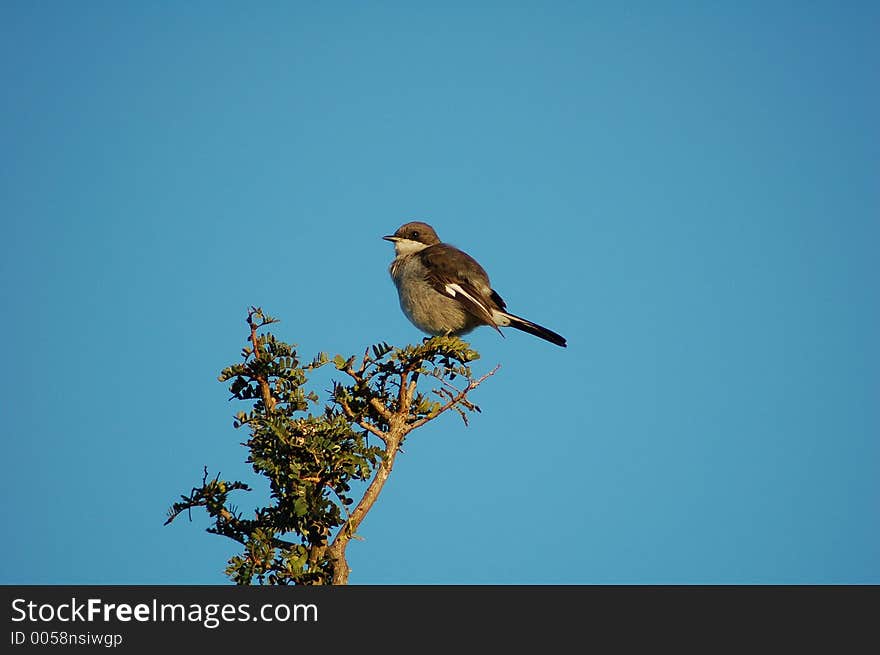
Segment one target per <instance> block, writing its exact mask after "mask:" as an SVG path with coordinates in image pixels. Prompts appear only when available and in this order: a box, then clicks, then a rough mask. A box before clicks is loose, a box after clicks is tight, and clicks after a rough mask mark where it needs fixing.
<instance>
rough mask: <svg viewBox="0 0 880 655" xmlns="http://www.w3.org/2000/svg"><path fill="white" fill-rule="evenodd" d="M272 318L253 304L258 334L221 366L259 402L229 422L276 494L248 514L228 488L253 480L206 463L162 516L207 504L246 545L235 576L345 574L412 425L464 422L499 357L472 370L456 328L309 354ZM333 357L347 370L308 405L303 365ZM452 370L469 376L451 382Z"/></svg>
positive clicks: (339, 577)
mask: <svg viewBox="0 0 880 655" xmlns="http://www.w3.org/2000/svg"><path fill="white" fill-rule="evenodd" d="M276 322H277V319H274V318H272V317H270V316H268V315H266V314H265V313H264V312H263V311H262V309H260V308H256V307H253V308H251V309H250V310H249V311H248V316H247V324H248V327H249V336H248V342H249V344H250V345H249V346H247V347H245V348H244V349H243V350H242V361H241V362H240V363H237V364H233V365H232V366H229V367H227V368H225V369H223V371H222V372H221V374H220V378H219V379H220V381H221V382H229V383H230V386H229V389H230V391H231V392H232V398H235V399H237V400H240V401H243V402H246V403H249V404H250V405H251V409H250V411H240V412H238V413H237V414H236V416H235V420H234V422H233V424H234V426H235V427H236V428H247V429H248V430H249V432H250V437H249V438H248V440H247V442H245V443H244V444H243V445H244V446H246V447H247V449H248V451H249V455H248V459H247V461H248V463H250V464H251V465H252V466H253V469H254V472H255V473H257V474H259V475H262V476H264V477H266V478H267V479H268V481H269V487H270V491H271V503H270V504H269V505H268V506H266V507H261V508H258V509H257V510H256V511H255V512H254V517H253V518H244V516H243V515H242V514H241V513H240V512H238V510H237V509H236V508H235V507H234V506H233V505H231V504H230V503H229V495H230V494H231V493H232V492H235V491H250V487H249V486H248V485H247V484H245V483H244V482H241V481H233V482H230V481H226V480H221V479H220V477H219V475H218V476H216V477H213V478H210V477H209V476H208V469H207V467H205V471H204V476H203V478H202V482H201V485H200V486H198V487H195V488H193V490H192V492H191V493H190V494H189V495H188V496H181V500H180V501H179V502H176V503H174V504H173V505H172V507H171V508H170V509H169V511H168V520H167V521H166V522H165V524H166V525H167V524H169V523H171V522H172V521H173V520H174V519H175V518H176V517H177V516H179V515H180V514H181V513H182V512H184V511H187V512H188V511H190V510H191V509H192V508H194V507H204V508H205V510H206V511H207V513H208V515H209V516H210V518H211V519H212V525H211V527H209V528H208V532H211V533H213V534H218V535H223V536H225V537H228V538H230V539H234V540H235V541H237V542H239V543H240V544H242V545H243V546H244V551H243V552H242V553H241V554H240V555H236V556H234V557H232V558H231V559H230V560H229V565H228V566H227V567H226V574H227V575H228V576H229V577H230V578H231V579H232V580H233V581H234V582H235V583H237V584H252V583H253V581H254V579H255V578H256V580H257V582H259V583H260V584H279V585H280V584H315V585H317V584H347V583H348V576H349V572H350V568H349V565H348V561H347V560H346V556H345V552H346V548H347V547H348V545H349V543H351V541H352V539H356V538H358V536H357V530H358V528H359V526H360V524H361V522H362V521H363V520H364V517H365V516H366V515H367V513H368V512H369V511H370V509H371V508H372V507H373V505H374V503H375V502H376V499H377V498H378V497H379V494H380V492H381V491H382V488H383V486H384V485H385V482H386V481H387V480H388V476H389V475H390V474H391V470H392V468H393V467H394V462H395V459H396V457H397V454H398V453H399V452H400V450H401V446H402V444H403V442H404V440H405V439H406V437H407V436H408V435H409V434H410V433H411V432H412V431H413V430H415V429H417V428H420V427H421V426H423V425H425V424H426V423H428V422H429V421H432V420H434V419H436V418H437V417H438V416H440V415H441V414H443V413H445V412H447V411H449V410H454V411H456V412H457V413H458V414H459V415H460V416H461V418H462V419H463V420H464V422H465V425H467V418H468V412H475V411H476V412H479V411H480V410H479V407H477V406H476V405H474V404H473V403H472V402H471V401H470V400H469V399H468V394H469V393H470V392H471V391H473V390H474V389H476V388H477V387H478V386H479V385H480V384H481V383H482V382H483V381H485V380H486V379H487V378H488V377H489V376H491V375H493V374H494V373H495V371H497V370H498V367H496V368H495V369H494V370H492V371H490V372H489V373H487V374H486V375H484V376H482V377H480V378H474V377H473V375H472V374H471V370H470V367H469V366H468V364H469V363H470V362H472V361H474V360H476V359H478V358H479V354H478V353H477V352H475V351H473V350H471V349H470V347H469V346H468V344H467V343H465V342H464V341H462V340H461V339H458V338H457V337H432V338H430V339H425V340H424V342H423V343H422V344H421V345H410V346H406V347H405V348H394V347H392V346H389V345H388V344H386V343H381V344H377V345H374V346H372V347H371V348H368V349H367V350H366V352H365V353H364V355H363V357H362V358H361V359H360V361H359V362H358V361H357V358H356V357H350V358H348V359H344V358H343V357H342V356H340V355H337V356H336V357H334V358H333V359H332V360H331V359H330V358H329V357H328V356H327V355H326V354H324V353H319V354H318V356H317V357H316V358H315V359H314V360H313V361H312V362H311V363H309V364H305V365H302V364H301V363H300V359H299V357H298V355H297V352H296V349H295V347H294V346H293V345H290V344H287V343H284V342H282V341H279V340H278V339H276V338H275V336H274V335H273V334H272V333H271V332H268V331H267V330H266V329H265V328H266V326H267V325H270V324H272V323H276ZM330 363H332V364H333V365H334V366H335V367H336V369H337V371H339V372H341V373H342V374H343V376H344V377H343V379H344V380H345V382H336V381H334V382H333V387H332V389H331V390H330V392H329V393H330V397H329V402H327V403H326V404H325V405H324V406H323V411H321V412H319V413H316V414H313V413H311V412H309V411H308V410H309V408H310V407H312V406H316V405H317V404H318V402H319V397H318V395H317V394H315V393H314V392H306V390H305V385H306V382H307V374H308V373H309V372H311V371H314V370H316V369H318V368H320V367H322V366H325V365H327V364H330ZM426 378H429V379H431V380H432V381H433V382H434V383H435V384H436V385H437V386H435V388H434V389H432V390H431V392H430V393H426V392H425V391H423V390H422V388H421V385H420V383H421V382H423V380H425V379H426ZM456 379H462V380H464V382H465V384H463V385H461V386H455V385H454V384H453V382H454V381H455V380H456ZM352 485H354V486H355V487H356V488H357V489H358V492H357V493H355V492H354V491H353V489H352ZM356 498H357V502H355V500H356ZM352 507H353V508H352ZM350 508H352V509H350Z"/></svg>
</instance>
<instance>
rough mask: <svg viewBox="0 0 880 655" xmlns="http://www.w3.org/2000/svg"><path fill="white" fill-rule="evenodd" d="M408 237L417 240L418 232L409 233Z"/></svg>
mask: <svg viewBox="0 0 880 655" xmlns="http://www.w3.org/2000/svg"><path fill="white" fill-rule="evenodd" d="M409 235H410V236H411V237H412V238H413V239H418V238H419V231H418V230H413V231H412V232H410V233H409Z"/></svg>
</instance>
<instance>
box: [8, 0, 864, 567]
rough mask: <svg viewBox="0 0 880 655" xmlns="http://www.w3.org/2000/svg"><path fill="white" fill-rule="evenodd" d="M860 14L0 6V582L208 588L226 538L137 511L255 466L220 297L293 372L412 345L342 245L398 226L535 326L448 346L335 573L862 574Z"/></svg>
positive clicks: (587, 7) (403, 6)
mask: <svg viewBox="0 0 880 655" xmlns="http://www.w3.org/2000/svg"><path fill="white" fill-rule="evenodd" d="M663 4H666V5H669V6H663ZM878 28H880V10H878V7H877V5H876V3H867V2H865V3H858V2H852V3H844V4H840V3H832V2H809V3H787V2H786V3H783V2H771V3H766V2H744V3H708V2H693V3H689V2H678V3H652V2H650V3H649V2H645V3H611V2H609V3H589V2H555V3H538V2H534V3H520V2H515V3H488V2H483V3H448V2H445V3H403V2H399V3H396V2H389V3H332V4H327V3H324V4H319V3H296V2H288V3H269V2H267V3H257V4H251V5H245V4H241V3H216V2H210V3H209V2H186V3H173V4H168V3H134V2H128V3H116V2H89V3H31V2H5V3H3V5H2V8H0V35H2V38H0V81H2V89H3V97H4V99H3V102H2V103H0V152H2V153H3V155H2V157H0V215H2V226H3V235H4V238H3V239H2V249H3V252H2V259H0V270H2V278H3V285H2V290H0V292H2V302H3V306H4V307H5V308H6V312H5V319H4V320H3V321H2V322H0V330H2V339H3V343H4V344H5V361H6V374H5V375H3V376H2V378H0V385H2V389H0V398H2V404H3V414H4V420H3V428H2V432H3V435H4V440H3V441H4V446H3V452H4V456H3V458H2V462H3V463H2V476H0V490H2V497H3V501H4V508H5V515H6V522H7V529H6V534H7V538H6V539H4V540H3V542H2V545H0V582H3V583H110V584H113V583H169V584H174V583H209V584H210V583H223V582H225V580H226V579H225V577H224V576H223V573H222V571H223V568H224V566H225V561H226V559H227V558H228V557H229V556H230V555H232V554H234V553H235V552H237V548H236V544H234V543H232V542H231V541H228V540H224V539H222V538H220V537H216V536H213V535H209V534H206V533H205V532H204V528H205V527H206V526H207V525H208V522H207V518H206V517H205V516H204V515H203V514H194V520H193V522H192V524H188V523H187V522H186V521H185V520H178V522H176V523H175V524H173V525H172V526H170V527H163V526H162V522H163V520H164V518H165V510H166V509H167V507H168V506H169V505H170V503H171V502H172V501H174V500H175V499H176V497H177V495H178V494H179V493H181V492H185V491H187V490H188V489H189V488H190V487H191V486H193V485H194V484H195V483H196V482H197V481H198V480H199V478H200V475H201V470H202V467H203V466H204V465H207V466H208V467H209V469H210V470H211V471H220V472H221V473H222V474H223V476H224V477H226V478H229V479H235V478H240V479H244V480H247V481H253V480H254V478H253V474H252V472H251V471H250V469H249V467H248V466H247V465H246V464H244V458H245V454H246V453H245V450H244V449H243V448H242V447H241V446H240V445H239V443H240V442H241V441H242V440H243V439H244V438H245V435H244V434H243V433H241V432H237V431H235V430H233V428H232V420H231V417H232V414H233V413H234V412H235V411H237V409H238V407H235V406H233V405H231V404H230V403H229V402H227V397H228V394H227V392H226V390H225V388H224V386H223V385H222V384H220V383H219V382H217V380H216V377H217V374H218V373H219V371H220V369H221V368H223V367H224V366H226V365H227V364H229V363H232V362H233V361H235V360H236V358H237V357H238V353H239V350H240V348H241V346H242V345H243V343H244V337H245V331H244V323H243V320H244V317H245V311H246V308H247V307H248V306H249V305H262V306H263V307H264V308H265V309H266V311H268V312H269V313H271V314H274V315H276V316H278V317H279V318H281V319H282V320H283V322H282V323H281V324H280V325H279V326H277V330H276V333H277V334H278V336H279V337H281V338H284V339H285V340H288V341H292V342H295V343H297V344H298V345H299V349H300V352H301V353H302V355H303V357H304V358H306V359H309V358H311V356H313V355H314V353H316V352H317V351H327V352H330V353H331V354H332V353H337V352H338V353H342V354H346V355H348V354H354V353H361V352H363V350H364V348H365V347H366V346H367V345H369V344H372V343H375V342H377V341H382V340H386V341H389V342H391V343H394V344H398V345H403V344H406V343H410V342H414V341H417V340H418V339H420V338H421V335H420V334H419V333H418V332H417V331H416V330H415V328H413V327H412V326H411V325H410V324H409V323H408V322H407V321H406V319H405V318H404V317H403V315H402V314H401V312H400V311H399V308H398V305H397V298H396V294H395V291H394V287H393V285H392V283H391V281H390V279H389V277H388V274H387V266H388V263H389V262H390V259H391V256H392V248H391V246H390V244H388V243H387V242H385V241H382V240H381V239H380V237H381V236H382V235H384V234H389V233H390V232H392V231H394V229H396V228H397V227H398V226H399V225H400V224H401V223H403V222H405V221H407V220H413V219H420V220H425V221H427V222H430V223H432V224H433V225H434V226H435V228H436V229H437V231H438V232H439V234H440V236H441V237H442V238H443V239H444V240H446V241H449V242H451V243H453V244H455V245H457V246H459V247H461V248H463V249H465V250H466V251H468V252H469V253H470V254H472V255H474V256H475V257H477V258H478V259H479V260H480V261H481V262H482V263H483V264H484V266H485V267H486V268H487V269H488V270H489V272H490V274H491V276H492V281H493V283H494V286H495V288H496V289H497V290H498V292H499V293H500V294H501V295H502V296H503V297H504V298H505V300H507V302H508V305H509V307H510V309H511V310H512V311H514V312H515V313H518V314H521V315H523V316H525V317H527V318H530V319H532V320H534V321H537V322H539V323H542V324H544V325H546V326H548V327H550V328H552V329H554V330H556V331H558V332H560V333H562V334H563V335H565V336H566V337H567V338H568V342H569V347H568V348H567V349H565V350H563V349H559V348H556V347H554V346H552V345H550V344H547V343H545V342H543V341H540V340H538V339H535V338H533V337H531V336H529V335H526V334H522V333H518V332H508V333H507V338H505V339H501V338H500V337H498V335H497V334H496V333H494V332H493V331H491V330H488V329H484V330H480V331H477V332H475V333H474V334H473V335H471V338H470V341H471V343H472V344H473V346H474V347H475V348H476V349H477V350H479V351H480V352H481V354H482V360H481V361H480V362H479V363H478V364H477V366H476V367H475V371H476V372H478V373H481V372H485V371H486V370H489V369H490V368H492V367H494V366H495V364H498V363H500V364H501V365H502V368H501V370H500V372H499V373H498V374H497V375H496V376H495V377H493V378H492V379H491V380H489V381H488V382H487V383H486V384H484V385H483V386H482V387H481V388H480V389H479V390H478V391H477V392H475V393H474V396H473V399H474V400H475V401H476V402H477V403H478V404H479V405H480V406H481V407H482V410H483V413H482V414H481V415H478V416H476V417H474V419H473V420H472V421H471V425H470V427H468V428H465V427H464V426H463V425H462V424H461V422H460V421H458V420H457V419H456V418H455V417H454V416H448V417H444V418H443V419H441V420H439V421H437V422H435V423H434V424H432V425H430V426H428V427H426V428H425V429H423V430H421V431H419V432H418V433H415V434H414V435H413V436H412V437H411V439H410V440H409V442H408V444H407V446H406V452H405V454H404V455H402V456H401V457H400V458H399V459H398V462H397V465H396V468H395V471H394V475H393V476H392V480H391V482H390V483H389V484H388V485H387V486H386V489H385V491H384V493H383V496H382V497H381V499H380V501H379V503H378V504H377V505H376V506H375V508H374V509H373V511H372V513H371V514H370V516H369V517H368V519H367V520H366V521H365V523H364V524H363V526H362V530H361V532H362V534H363V536H364V537H365V540H364V541H362V542H356V543H354V544H352V545H351V546H350V548H349V551H348V552H349V559H350V562H351V566H352V569H353V571H352V575H351V581H352V582H353V583H360V584H369V583H380V584H384V583H502V584H507V583H756V582H767V583H866V582H871V583H880V530H878V523H877V507H878V499H880V476H878V472H880V471H878V466H880V445H878V444H880V442H878V436H880V404H878V400H880V373H878V371H880V346H878V339H877V334H878V328H880V294H878V287H877V282H876V279H877V245H878V243H880V184H878V181H880V122H878V120H877V116H880V90H878V89H880V85H878V77H877V64H878V61H880V39H878ZM872 279H873V280H874V282H871V280H872ZM327 386H328V383H327V381H326V380H319V381H318V385H317V389H316V390H317V391H319V392H320V391H321V390H322V389H323V388H326V387H327ZM259 500H260V499H259V498H258V497H257V495H256V494H255V495H254V498H252V499H251V498H248V497H246V496H241V497H239V498H238V501H237V502H238V504H239V506H240V507H242V508H243V509H247V508H249V507H254V506H256V505H257V504H258V501H259Z"/></svg>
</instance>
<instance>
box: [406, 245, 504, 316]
mask: <svg viewBox="0 0 880 655" xmlns="http://www.w3.org/2000/svg"><path fill="white" fill-rule="evenodd" d="M418 256H419V257H421V258H422V263H423V264H424V266H425V268H426V269H427V270H428V273H427V275H426V276H425V279H426V280H427V281H428V283H429V284H430V285H431V286H432V287H434V289H435V290H436V291H437V292H438V293H442V294H443V295H444V296H447V297H449V298H454V299H455V300H457V301H458V302H460V303H461V304H462V305H463V306H464V307H465V309H466V310H467V311H468V312H470V313H471V314H473V315H474V316H476V317H478V318H479V319H480V320H482V321H483V322H484V323H486V325H490V326H492V327H494V328H495V329H496V330H498V326H497V325H496V324H495V321H494V320H493V318H492V309H500V308H503V307H504V301H503V300H501V298H500V296H498V294H497V293H495V292H494V291H492V289H491V287H490V286H489V276H488V275H487V274H486V271H485V270H483V267H482V266H480V264H479V263H478V262H477V260H475V259H474V258H473V257H471V256H470V255H468V254H467V253H465V252H462V251H461V250H459V249H458V248H455V247H453V246H450V245H449V244H446V243H438V244H436V245H433V246H429V247H428V248H425V249H423V250H421V251H420V252H419V253H418ZM483 289H489V291H490V294H489V295H488V296H487V295H486V293H485V292H484V291H483ZM498 301H501V302H500V303H499V302H498ZM499 332H500V330H499Z"/></svg>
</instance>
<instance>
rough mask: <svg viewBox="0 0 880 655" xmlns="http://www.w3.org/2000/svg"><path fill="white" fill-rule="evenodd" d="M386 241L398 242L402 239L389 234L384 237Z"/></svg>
mask: <svg viewBox="0 0 880 655" xmlns="http://www.w3.org/2000/svg"><path fill="white" fill-rule="evenodd" d="M382 238H383V239H385V240H386V241H397V240H398V239H399V238H400V237H396V236H394V235H393V234H389V235H387V236H384V237H382Z"/></svg>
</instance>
